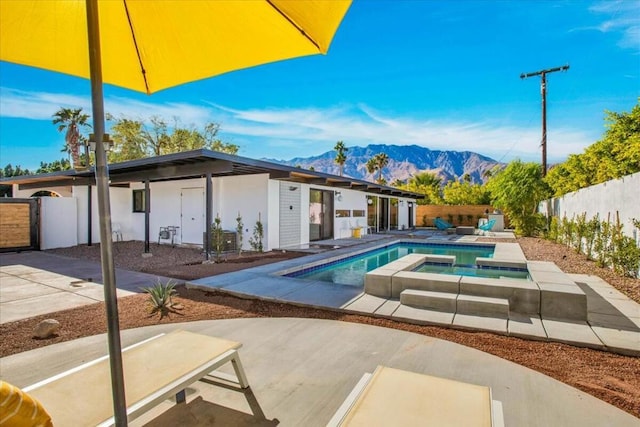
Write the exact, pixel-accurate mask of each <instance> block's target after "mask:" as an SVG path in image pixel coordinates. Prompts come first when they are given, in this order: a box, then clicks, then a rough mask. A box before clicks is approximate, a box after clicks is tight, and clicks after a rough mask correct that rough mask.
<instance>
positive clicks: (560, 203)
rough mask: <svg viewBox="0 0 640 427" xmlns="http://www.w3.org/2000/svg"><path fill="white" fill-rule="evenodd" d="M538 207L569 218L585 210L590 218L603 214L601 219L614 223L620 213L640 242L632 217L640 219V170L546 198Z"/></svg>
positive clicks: (625, 229) (626, 229)
mask: <svg viewBox="0 0 640 427" xmlns="http://www.w3.org/2000/svg"><path fill="white" fill-rule="evenodd" d="M538 211H539V212H542V213H543V214H545V215H546V214H547V213H550V214H551V215H553V216H557V217H558V219H562V218H563V217H567V219H569V220H571V219H575V218H576V217H577V216H578V215H581V214H582V213H586V219H587V221H588V220H590V219H591V218H593V217H594V216H596V215H599V217H600V221H606V220H607V218H609V219H610V221H611V222H613V223H615V221H616V214H617V215H618V216H619V218H620V223H621V224H622V225H623V233H624V234H626V235H627V236H629V237H633V238H635V239H636V241H637V242H640V233H638V231H637V230H636V229H635V227H634V226H633V223H632V222H631V219H632V218H635V219H638V220H640V172H637V173H634V174H631V175H627V176H624V177H622V178H619V179H613V180H611V181H607V182H603V183H602V184H597V185H592V186H591V187H587V188H583V189H581V190H578V191H574V192H573V193H567V194H565V195H564V196H562V197H556V198H554V199H549V200H546V201H543V202H542V203H540V205H539V207H538Z"/></svg>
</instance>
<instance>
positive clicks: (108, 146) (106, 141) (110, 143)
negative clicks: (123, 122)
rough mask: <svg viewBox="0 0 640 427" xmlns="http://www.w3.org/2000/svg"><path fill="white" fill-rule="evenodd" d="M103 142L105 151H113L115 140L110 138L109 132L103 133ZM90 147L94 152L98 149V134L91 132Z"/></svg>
mask: <svg viewBox="0 0 640 427" xmlns="http://www.w3.org/2000/svg"><path fill="white" fill-rule="evenodd" d="M102 142H103V144H104V149H105V151H111V150H112V149H113V140H112V139H110V138H109V134H108V133H105V134H102ZM89 149H90V150H91V151H93V152H95V151H96V136H95V135H94V134H92V133H90V134H89Z"/></svg>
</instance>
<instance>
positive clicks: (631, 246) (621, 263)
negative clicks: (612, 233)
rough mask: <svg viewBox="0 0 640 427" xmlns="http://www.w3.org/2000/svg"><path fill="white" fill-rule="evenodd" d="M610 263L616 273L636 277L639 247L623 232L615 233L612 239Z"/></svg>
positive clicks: (639, 253) (639, 262)
mask: <svg viewBox="0 0 640 427" xmlns="http://www.w3.org/2000/svg"><path fill="white" fill-rule="evenodd" d="M611 263H612V264H613V270H614V271H615V272H616V273H618V274H620V275H622V276H627V277H638V268H640V248H639V247H638V245H637V244H636V242H635V240H634V239H632V238H631V237H629V236H625V235H623V234H619V235H617V236H616V237H615V238H614V239H613V252H612V253H611Z"/></svg>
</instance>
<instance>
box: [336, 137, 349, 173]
mask: <svg viewBox="0 0 640 427" xmlns="http://www.w3.org/2000/svg"><path fill="white" fill-rule="evenodd" d="M333 149H334V150H336V159H335V162H336V163H337V164H338V166H339V167H340V176H342V173H343V171H344V163H345V162H346V161H347V151H349V149H348V148H347V147H345V145H344V142H342V141H338V142H337V143H336V146H335V147H333Z"/></svg>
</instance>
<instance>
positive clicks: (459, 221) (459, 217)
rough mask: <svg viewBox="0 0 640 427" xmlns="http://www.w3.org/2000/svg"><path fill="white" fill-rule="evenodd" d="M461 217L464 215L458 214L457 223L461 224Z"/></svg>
mask: <svg viewBox="0 0 640 427" xmlns="http://www.w3.org/2000/svg"><path fill="white" fill-rule="evenodd" d="M463 219H464V216H463V215H462V214H458V225H462V220H463Z"/></svg>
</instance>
